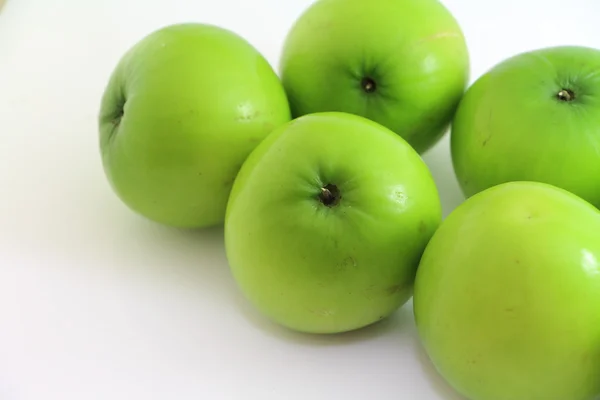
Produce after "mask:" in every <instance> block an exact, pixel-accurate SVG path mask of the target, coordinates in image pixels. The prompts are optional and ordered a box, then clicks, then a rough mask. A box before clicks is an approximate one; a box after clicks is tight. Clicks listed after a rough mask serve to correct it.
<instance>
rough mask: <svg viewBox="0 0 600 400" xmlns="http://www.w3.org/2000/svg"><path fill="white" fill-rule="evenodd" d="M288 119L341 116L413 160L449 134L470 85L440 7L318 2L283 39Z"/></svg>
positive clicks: (412, 2)
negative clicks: (387, 137) (366, 125)
mask: <svg viewBox="0 0 600 400" xmlns="http://www.w3.org/2000/svg"><path fill="white" fill-rule="evenodd" d="M279 69H280V75H281V80H282V82H283V84H284V87H285V89H286V92H287V94H288V98H289V101H290V106H291V109H292V115H293V116H294V117H298V116H301V115H305V114H309V113H314V112H322V111H343V112H347V113H352V114H356V115H360V116H363V117H366V118H368V119H371V120H373V121H375V122H378V123H380V124H382V125H384V126H385V127H387V128H389V129H391V130H392V131H394V132H396V134H398V135H400V136H402V137H403V138H404V139H405V140H406V141H408V142H409V143H410V145H411V146H413V148H414V149H415V150H417V151H418V152H419V153H424V152H425V151H426V150H427V149H429V148H430V147H432V146H433V145H434V144H435V143H436V142H437V141H439V139H440V138H441V137H442V135H443V134H444V133H445V131H446V130H447V128H448V126H449V124H450V121H451V119H452V116H453V114H454V112H455V109H456V106H457V105H458V103H459V101H460V98H461V96H462V95H463V93H464V90H465V88H466V85H467V83H468V80H469V72H470V71H469V54H468V49H467V45H466V42H465V38H464V36H463V32H462V31H461V28H460V26H459V24H458V22H457V20H456V19H455V18H454V17H453V15H452V14H451V13H450V12H449V10H448V9H446V8H445V7H444V6H443V5H442V4H441V3H440V2H439V1H438V0H369V1H365V0H318V1H316V2H315V3H313V4H312V5H311V6H310V7H308V8H307V9H306V10H305V11H304V12H303V13H302V15H301V16H300V17H299V18H298V19H297V20H296V21H295V23H294V25H293V26H292V28H291V29H290V31H289V32H288V34H287V37H286V38H285V42H284V45H283V49H282V55H281V58H280V65H279Z"/></svg>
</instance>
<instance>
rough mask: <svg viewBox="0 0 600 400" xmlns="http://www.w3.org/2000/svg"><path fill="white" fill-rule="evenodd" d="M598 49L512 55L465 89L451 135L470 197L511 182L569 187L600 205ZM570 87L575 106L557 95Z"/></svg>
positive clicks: (558, 49)
mask: <svg viewBox="0 0 600 400" xmlns="http://www.w3.org/2000/svg"><path fill="white" fill-rule="evenodd" d="M598 70H600V50H597V49H593V48H588V47H581V46H555V47H547V48H541V49H535V50H531V51H528V52H524V53H520V54H517V55H514V56H512V57H510V58H507V59H505V60H504V61H502V62H500V63H498V64H497V65H495V66H494V67H492V68H491V69H490V70H489V71H487V72H486V73H485V74H483V75H482V76H481V77H479V79H477V80H476V81H475V83H474V84H473V85H472V86H471V87H470V88H469V89H468V90H467V92H466V94H465V96H464V97H463V99H462V101H461V103H460V106H459V108H458V110H457V113H456V115H455V119H454V121H453V125H452V131H451V135H450V145H451V154H452V162H453V165H454V170H455V173H456V176H457V178H458V181H459V184H460V186H461V188H462V190H463V193H464V194H465V196H467V197H468V196H472V195H473V194H475V193H477V192H480V191H481V190H484V189H486V188H489V187H491V186H494V185H497V184H500V183H504V182H510V181H537V182H543V183H548V184H551V185H553V186H558V187H560V188H563V189H566V190H568V191H570V192H572V193H574V194H576V195H578V196H580V197H582V198H583V199H585V200H587V201H588V202H591V203H592V204H594V205H595V206H596V207H600V185H599V183H598V182H599V181H598V177H600V112H598V109H599V108H600V74H599V73H598ZM563 89H568V90H572V91H573V93H574V95H575V97H574V99H573V100H572V101H562V100H560V99H559V98H558V97H557V95H558V93H559V92H561V91H562V90H563Z"/></svg>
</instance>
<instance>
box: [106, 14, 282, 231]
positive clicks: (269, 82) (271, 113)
mask: <svg viewBox="0 0 600 400" xmlns="http://www.w3.org/2000/svg"><path fill="white" fill-rule="evenodd" d="M290 118H291V114H290V109H289V105H288V102H287V98H286V95H285V91H284V89H283V86H282V84H281V81H280V80H279V78H278V76H277V75H276V73H275V71H274V70H273V68H272V67H271V66H270V65H269V63H268V62H267V61H266V60H265V58H264V57H263V56H262V55H261V54H260V53H259V52H258V51H257V50H256V49H255V48H254V47H253V46H252V45H251V44H249V43H248V42H247V41H246V40H244V39H243V38H241V37H240V36H239V35H237V34H235V33H233V32H231V31H228V30H226V29H224V28H220V27H217V26H212V25H207V24H200V23H182V24H175V25H169V26H165V27H162V28H160V29H158V30H156V31H154V32H151V33H150V34H148V35H147V36H145V37H144V38H142V39H141V40H140V41H139V42H138V43H136V44H135V45H134V46H132V47H131V48H130V49H129V50H128V51H127V52H126V53H125V54H124V55H123V56H122V58H121V59H120V61H119V62H118V64H117V66H116V67H115V69H114V71H113V72H112V75H111V76H110V78H109V81H108V84H107V86H106V89H105V91H104V94H103V96H102V101H101V111H100V116H99V136H100V149H101V154H102V163H103V167H104V170H105V173H106V176H107V178H108V180H109V182H110V184H111V186H112V188H113V189H114V191H115V192H116V194H117V195H118V196H119V197H120V199H121V200H122V201H123V202H124V203H125V204H126V205H127V206H128V207H129V208H131V209H132V210H134V211H136V212H137V213H139V214H141V215H143V216H145V217H147V218H148V219H150V220H153V221H156V222H158V223H162V224H165V225H170V226H174V227H183V228H203V227H208V226H211V225H217V224H221V223H222V222H223V221H224V218H225V208H226V205H227V199H228V196H229V192H230V191H231V186H232V184H233V180H234V178H235V175H236V174H237V172H238V170H239V168H240V166H241V164H242V163H243V162H244V160H245V158H246V157H247V156H248V154H250V152H251V151H252V150H253V149H254V148H255V147H256V145H257V144H258V143H260V141H261V140H262V139H264V138H265V136H267V135H268V134H269V133H270V132H271V131H272V130H273V129H274V128H275V127H277V126H279V125H281V124H283V123H285V122H288V121H289V120H290Z"/></svg>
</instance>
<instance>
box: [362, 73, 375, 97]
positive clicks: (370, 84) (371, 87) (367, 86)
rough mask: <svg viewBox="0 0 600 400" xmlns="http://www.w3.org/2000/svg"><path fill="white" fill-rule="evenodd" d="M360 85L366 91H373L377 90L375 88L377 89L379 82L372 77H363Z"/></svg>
mask: <svg viewBox="0 0 600 400" xmlns="http://www.w3.org/2000/svg"><path fill="white" fill-rule="evenodd" d="M360 85H361V86H362V88H363V90H364V91H365V92H366V93H372V92H374V91H375V89H377V84H376V83H375V81H374V80H373V79H372V78H369V77H365V78H363V79H362V81H361V82H360Z"/></svg>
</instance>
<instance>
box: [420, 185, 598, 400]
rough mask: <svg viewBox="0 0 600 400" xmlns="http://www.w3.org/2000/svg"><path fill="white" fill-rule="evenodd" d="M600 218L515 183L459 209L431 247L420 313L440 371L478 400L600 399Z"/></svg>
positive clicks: (577, 202) (560, 197)
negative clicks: (599, 397)
mask: <svg viewBox="0 0 600 400" xmlns="http://www.w3.org/2000/svg"><path fill="white" fill-rule="evenodd" d="M599 231H600V211H598V209H596V208H595V207H593V206H592V205H591V204H590V203H588V202H586V201H585V200H583V199H581V198H579V197H577V196H575V195H574V194H572V193H570V192H568V191H565V190H563V189H560V188H557V187H554V186H551V185H548V184H545V183H540V182H509V183H504V184H500V185H497V186H494V187H492V188H489V189H486V190H484V191H482V192H480V193H478V194H476V195H474V196H472V197H470V198H469V199H467V200H466V201H465V202H464V203H462V204H461V205H460V206H458V207H457V208H456V209H455V210H454V211H453V212H452V213H451V214H450V215H449V216H448V217H447V218H446V219H445V220H444V222H443V223H442V224H441V226H440V228H439V229H438V230H437V231H436V233H435V234H434V235H433V238H432V239H431V241H430V242H429V244H428V246H427V248H426V250H425V253H424V254H423V257H422V260H421V262H420V264H419V269H418V271H417V275H416V280H415V288H414V297H413V307H414V314H415V320H416V324H417V329H418V332H419V336H420V338H421V341H422V343H423V345H424V348H425V350H426V352H427V354H428V355H429V357H430V359H431V360H432V362H433V364H434V365H435V366H436V368H437V370H438V371H439V372H440V373H441V375H442V376H443V377H444V378H445V379H446V380H447V381H448V382H449V383H450V384H451V385H452V386H453V387H454V388H455V389H456V390H457V391H458V392H460V393H462V394H463V395H465V396H466V397H467V398H469V399H472V400H536V399H540V400H542V399H543V400H565V399H569V400H593V399H597V398H598V397H597V396H599V395H600V379H598V373H599V371H600V312H599V310H600V263H599V261H598V260H600V241H599V240H598V232H599Z"/></svg>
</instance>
